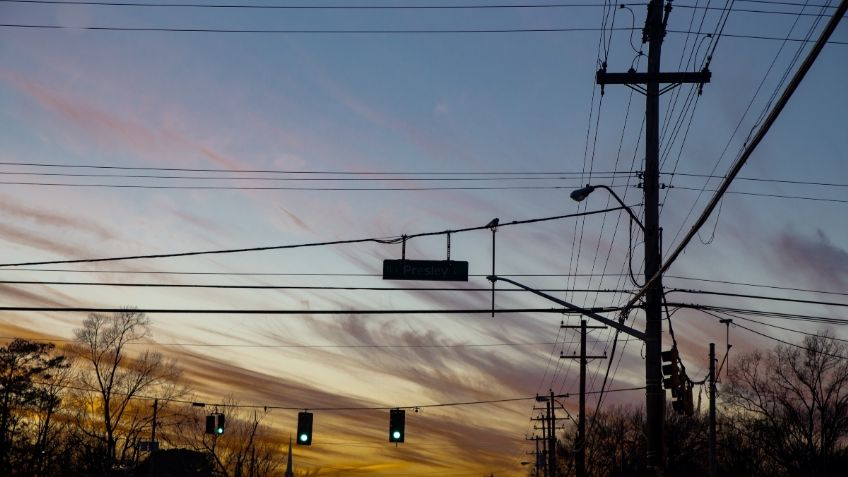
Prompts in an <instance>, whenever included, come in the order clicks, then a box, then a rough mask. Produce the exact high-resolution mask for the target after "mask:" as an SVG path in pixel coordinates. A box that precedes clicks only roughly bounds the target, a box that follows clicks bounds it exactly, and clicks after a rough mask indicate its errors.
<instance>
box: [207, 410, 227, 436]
mask: <svg viewBox="0 0 848 477" xmlns="http://www.w3.org/2000/svg"><path fill="white" fill-rule="evenodd" d="M224 422H225V420H224V415H223V414H210V415H208V416H206V431H205V432H206V434H213V435H216V436H220V435H221V434H223V433H224Z"/></svg>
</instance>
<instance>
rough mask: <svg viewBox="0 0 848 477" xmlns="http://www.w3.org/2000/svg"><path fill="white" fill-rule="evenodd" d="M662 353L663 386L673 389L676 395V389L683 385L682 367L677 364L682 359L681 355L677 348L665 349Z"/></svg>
mask: <svg viewBox="0 0 848 477" xmlns="http://www.w3.org/2000/svg"><path fill="white" fill-rule="evenodd" d="M660 355H661V356H662V361H663V365H662V373H663V387H664V388H666V389H671V395H672V396H674V394H675V391H676V390H680V389H681V388H682V387H683V377H682V376H681V375H680V367H679V366H678V364H677V363H678V362H679V361H680V355H678V354H677V348H671V349H670V350H668V351H663V352H662V353H660Z"/></svg>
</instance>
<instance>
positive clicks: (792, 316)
mask: <svg viewBox="0 0 848 477" xmlns="http://www.w3.org/2000/svg"><path fill="white" fill-rule="evenodd" d="M668 306H673V307H677V308H689V309H693V310H701V311H703V310H708V311H715V312H719V313H739V314H741V315H749V316H761V317H768V318H776V319H780V320H790V321H806V322H810V323H823V324H827V325H840V326H842V325H848V320H846V319H842V318H831V317H828V316H817V315H802V314H797V313H784V312H779V311H769V310H752V309H748V308H732V307H726V306H712V305H701V304H693V303H669V304H668Z"/></svg>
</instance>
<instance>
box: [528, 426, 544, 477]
mask: <svg viewBox="0 0 848 477" xmlns="http://www.w3.org/2000/svg"><path fill="white" fill-rule="evenodd" d="M525 439H526V440H528V441H534V444H535V448H536V450H535V451H533V452H527V454H528V455H532V456H533V459H534V460H533V477H540V476H541V475H542V471H543V468H544V466H545V456H544V454H543V453H542V451H540V450H539V441H542V440H545V438H544V437H539V436H537V435H533V437H526V438H525Z"/></svg>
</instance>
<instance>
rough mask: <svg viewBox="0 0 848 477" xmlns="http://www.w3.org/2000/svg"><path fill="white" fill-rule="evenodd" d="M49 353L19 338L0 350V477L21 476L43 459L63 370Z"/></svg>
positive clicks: (63, 363) (42, 345) (62, 360)
mask: <svg viewBox="0 0 848 477" xmlns="http://www.w3.org/2000/svg"><path fill="white" fill-rule="evenodd" d="M53 349H54V345H53V344H52V343H38V342H34V341H28V340H25V339H21V338H17V339H15V340H13V341H12V342H11V343H9V344H8V345H7V346H4V347H0V475H25V474H26V473H28V472H30V471H32V467H33V466H35V465H37V464H38V463H40V462H41V460H40V459H41V458H42V457H43V456H44V451H45V449H46V438H47V436H48V435H49V434H50V433H51V418H52V416H53V414H54V413H55V412H56V410H57V408H58V407H59V403H60V402H61V398H60V392H61V390H60V389H59V388H58V387H56V386H54V384H56V383H57V379H61V376H64V375H65V371H66V370H67V368H68V363H67V361H66V360H65V357H64V356H57V355H56V354H55V353H54V351H53ZM56 376H60V378H56Z"/></svg>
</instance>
